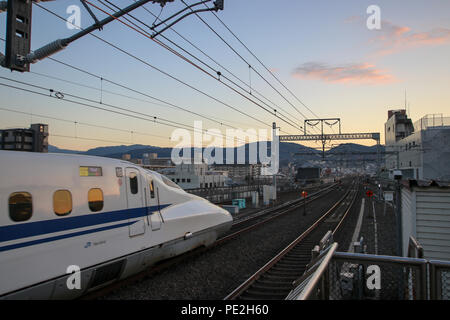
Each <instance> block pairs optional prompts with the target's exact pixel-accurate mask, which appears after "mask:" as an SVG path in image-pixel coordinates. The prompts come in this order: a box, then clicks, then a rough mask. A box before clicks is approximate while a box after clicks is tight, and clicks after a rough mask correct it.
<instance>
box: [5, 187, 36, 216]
mask: <svg viewBox="0 0 450 320" xmlns="http://www.w3.org/2000/svg"><path fill="white" fill-rule="evenodd" d="M32 202H33V201H32V197H31V194H29V193H28V192H14V193H12V194H11V195H10V196H9V200H8V204H9V217H10V218H11V220H12V221H16V222H19V221H26V220H28V219H30V218H31V215H32V214H33V203H32Z"/></svg>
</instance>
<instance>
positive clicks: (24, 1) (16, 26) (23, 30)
mask: <svg viewBox="0 0 450 320" xmlns="http://www.w3.org/2000/svg"><path fill="white" fill-rule="evenodd" d="M47 1H48V0H47ZM173 1H174V0H140V1H136V2H134V3H132V4H130V5H129V6H127V7H125V8H123V9H121V10H118V11H117V12H115V13H114V14H112V15H110V16H108V17H106V18H105V19H103V20H101V21H98V19H97V18H96V17H95V15H94V14H93V13H92V11H91V10H90V9H89V6H88V5H89V4H90V5H92V4H91V3H90V2H89V1H88V0H81V2H82V4H83V5H84V6H85V8H86V10H87V11H88V12H89V14H90V15H91V16H92V18H93V19H94V21H95V23H94V24H92V25H91V26H89V27H87V28H86V29H82V30H81V31H80V32H78V33H76V34H74V35H72V36H71V37H68V38H64V39H57V40H55V41H53V42H50V43H49V44H47V45H45V46H43V47H41V48H39V49H37V50H35V51H34V52H30V42H31V9H32V1H30V0H9V1H8V3H7V8H6V9H7V12H8V18H7V30H6V36H7V37H6V50H5V53H6V54H5V56H3V55H1V54H0V65H1V66H3V67H5V68H8V69H11V70H16V71H21V72H28V71H30V63H36V62H37V61H39V60H42V59H45V58H47V57H48V56H50V55H52V54H54V53H56V52H59V51H61V50H63V49H65V48H66V47H67V46H68V45H69V44H70V43H71V42H73V41H75V40H78V39H80V38H81V37H83V36H85V35H87V34H89V33H91V32H92V31H94V30H96V29H99V30H101V29H102V28H103V26H104V25H106V24H108V23H110V22H112V21H114V20H116V19H117V18H120V17H122V16H123V15H125V14H127V13H129V12H131V11H133V10H134V9H137V8H139V7H140V6H142V5H144V4H146V3H148V2H153V3H159V4H161V6H164V5H165V4H166V3H167V2H173ZM209 1H211V0H207V1H201V2H199V3H197V4H194V5H192V6H195V5H198V4H203V3H204V2H209ZM35 2H39V1H35ZM0 4H1V5H2V8H3V6H4V2H1V1H0ZM37 5H38V6H40V5H39V4H37ZM40 7H41V6H40ZM41 8H43V7H41ZM218 10H223V0H216V1H214V8H210V9H200V10H196V12H202V11H218ZM184 11H185V9H183V10H181V11H179V12H177V13H175V14H174V15H172V16H171V17H170V18H168V19H166V20H164V21H165V22H167V21H168V20H170V19H173V18H175V17H176V16H178V15H179V14H180V13H182V12H184ZM190 14H191V13H188V14H185V15H183V16H181V17H179V18H178V19H176V20H175V21H173V22H172V23H170V24H169V26H168V27H165V28H163V29H162V30H160V31H157V32H156V33H155V34H153V37H155V36H156V35H158V34H161V33H162V32H164V31H165V30H166V29H168V28H169V27H171V26H173V25H174V24H175V23H177V22H179V21H181V20H182V19H184V18H185V17H187V16H189V15H190ZM17 34H23V36H21V37H18V36H16V35H17Z"/></svg>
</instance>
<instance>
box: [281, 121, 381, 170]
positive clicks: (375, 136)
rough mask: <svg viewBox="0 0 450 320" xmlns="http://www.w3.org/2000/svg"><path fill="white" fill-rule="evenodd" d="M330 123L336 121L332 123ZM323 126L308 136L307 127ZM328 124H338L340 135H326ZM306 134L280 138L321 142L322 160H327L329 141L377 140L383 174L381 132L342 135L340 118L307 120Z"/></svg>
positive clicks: (305, 122) (379, 164)
mask: <svg viewBox="0 0 450 320" xmlns="http://www.w3.org/2000/svg"><path fill="white" fill-rule="evenodd" d="M329 121H334V123H330V122H329ZM319 123H320V124H321V130H320V133H318V134H307V130H306V127H307V126H310V127H315V126H317V125H318V124H319ZM324 124H327V125H329V126H330V127H332V126H334V125H336V124H338V125H339V133H331V134H328V133H327V134H326V133H324V129H323V125H324ZM303 128H304V134H302V135H301V134H299V135H280V136H278V138H279V141H280V142H288V141H320V142H321V143H322V159H323V160H325V145H326V143H327V142H328V141H332V140H360V139H363V140H375V141H376V143H377V151H376V155H377V167H378V174H380V172H381V151H380V133H379V132H358V133H342V132H341V119H340V118H321V119H305V121H304V127H303Z"/></svg>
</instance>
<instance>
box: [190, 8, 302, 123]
mask: <svg viewBox="0 0 450 320" xmlns="http://www.w3.org/2000/svg"><path fill="white" fill-rule="evenodd" d="M181 2H182V3H183V4H184V5H185V6H186V7H188V5H187V4H186V2H185V1H184V0H181ZM195 15H196V16H197V18H198V19H200V21H202V22H203V23H204V24H205V25H206V26H207V27H208V28H209V29H210V30H211V31H212V32H213V33H214V34H215V35H216V36H217V37H218V38H219V39H221V40H222V41H223V42H224V43H225V44H226V45H227V46H228V47H229V48H230V49H231V50H232V51H233V52H234V53H235V54H236V55H237V56H238V57H239V58H240V59H241V60H242V61H244V62H245V63H246V64H247V65H248V67H249V68H251V69H252V70H253V71H254V72H255V73H256V74H257V75H258V76H259V77H260V78H261V79H263V80H264V81H265V82H266V83H267V84H268V85H269V86H270V87H271V88H272V89H273V90H275V91H276V92H277V93H278V94H279V95H280V96H281V97H282V98H283V99H284V100H285V101H286V102H287V103H289V104H290V105H291V106H292V107H293V108H294V109H295V110H297V112H298V113H300V115H302V117H303V118H305V119H306V118H307V117H306V116H305V115H304V114H303V113H302V112H301V111H300V110H298V109H297V108H296V107H295V106H294V105H293V104H292V103H291V102H290V101H289V100H288V99H287V98H286V97H285V96H284V95H283V94H282V93H281V92H280V91H279V90H278V89H276V88H275V87H274V86H273V85H272V84H271V83H270V82H269V81H268V80H267V79H266V78H265V77H264V76H263V75H261V74H260V73H259V72H258V70H256V69H255V68H254V67H253V66H252V65H251V64H250V63H249V62H248V61H247V60H246V59H245V58H244V57H243V56H242V55H241V54H240V53H239V52H237V50H236V49H234V48H233V47H232V46H231V45H230V44H229V43H228V42H227V41H226V40H225V39H224V38H223V37H222V36H221V35H219V34H218V33H217V32H216V31H215V30H214V28H212V27H211V26H210V25H209V24H208V23H207V22H206V21H205V20H204V19H203V18H202V17H200V16H199V15H198V14H196V13H195Z"/></svg>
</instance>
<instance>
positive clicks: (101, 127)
mask: <svg viewBox="0 0 450 320" xmlns="http://www.w3.org/2000/svg"><path fill="white" fill-rule="evenodd" d="M0 110H3V111H7V112H12V113H18V114H22V115H27V116H32V117H39V118H45V119H51V120H56V121H61V122H68V123H73V124H75V125H84V126H88V127H93V128H99V129H108V130H113V131H120V132H126V133H131V134H139V135H144V136H151V137H157V138H161V139H164V140H167V139H169V140H170V137H164V136H159V135H156V134H151V133H143V132H138V131H134V130H129V129H128V130H126V129H119V128H113V127H108V126H100V125H96V124H92V123H86V122H81V121H74V120H69V119H62V118H57V117H53V116H48V115H43V114H38V113H32V112H25V111H18V110H13V109H8V108H2V107H0Z"/></svg>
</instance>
